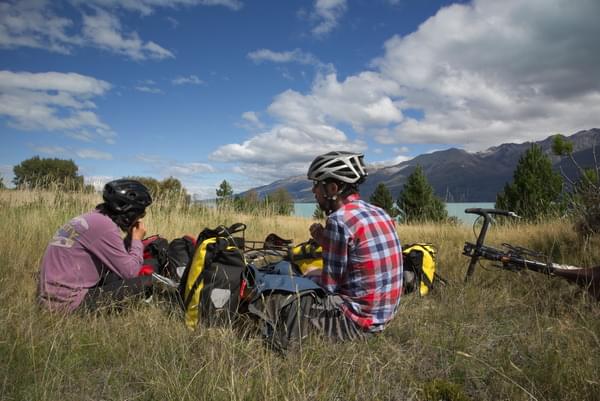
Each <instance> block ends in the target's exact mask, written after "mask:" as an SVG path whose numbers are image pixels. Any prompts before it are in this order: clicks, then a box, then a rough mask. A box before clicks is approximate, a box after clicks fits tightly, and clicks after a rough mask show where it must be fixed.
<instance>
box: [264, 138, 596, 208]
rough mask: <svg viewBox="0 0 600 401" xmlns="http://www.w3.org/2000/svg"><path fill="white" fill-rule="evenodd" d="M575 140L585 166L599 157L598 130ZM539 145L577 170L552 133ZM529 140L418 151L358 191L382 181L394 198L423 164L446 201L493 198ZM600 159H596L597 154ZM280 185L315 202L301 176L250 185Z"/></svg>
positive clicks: (372, 173)
mask: <svg viewBox="0 0 600 401" xmlns="http://www.w3.org/2000/svg"><path fill="white" fill-rule="evenodd" d="M568 139H569V141H571V142H572V143H573V153H574V156H575V158H576V160H577V161H578V162H579V163H581V164H582V165H585V166H592V165H593V163H594V147H596V148H597V149H598V157H599V158H600V129H599V128H593V129H589V130H587V131H580V132H577V133H576V134H573V135H571V136H570V137H568ZM534 143H536V144H537V145H539V146H541V148H542V150H543V151H544V152H546V153H547V154H548V155H549V156H550V157H551V160H552V161H553V163H554V167H555V168H556V169H557V170H558V169H562V170H563V171H564V172H565V173H566V174H567V175H569V176H570V177H574V176H575V174H576V172H575V170H574V168H573V166H572V165H571V163H570V162H569V161H568V160H567V159H566V158H563V159H562V160H561V158H559V157H557V156H553V155H552V148H551V147H552V137H551V136H550V137H548V138H546V139H544V140H542V141H538V142H534ZM531 144H532V143H531V142H525V143H520V144H516V143H505V144H502V145H499V146H494V147H491V148H489V149H486V150H484V151H481V152H476V153H469V152H466V151H464V150H462V149H455V148H452V149H447V150H441V151H438V152H433V153H429V154H425V155H420V156H417V157H415V158H413V159H411V160H408V161H405V162H402V163H399V164H396V165H394V166H388V167H381V168H373V167H370V168H369V169H368V171H369V176H368V178H367V180H366V182H365V183H364V184H363V185H361V194H362V195H363V197H365V198H368V197H369V196H370V195H371V194H372V193H373V191H374V190H375V187H376V186H377V184H379V183H380V182H383V183H384V184H385V185H386V186H387V187H388V188H389V189H390V191H391V192H392V195H393V197H394V198H397V197H398V194H399V193H400V190H401V189H402V187H403V186H404V183H405V182H406V178H407V177H408V176H409V175H410V174H411V173H412V172H413V171H414V169H415V167H416V166H417V164H419V165H421V167H422V168H423V171H424V172H425V175H426V176H427V179H428V180H429V183H430V184H431V185H432V186H433V188H434V189H435V192H436V194H437V195H438V196H440V197H442V199H444V200H445V201H447V202H494V201H495V200H496V194H497V193H498V192H500V191H501V190H502V189H503V188H504V185H505V183H507V182H510V181H512V176H513V172H514V170H515V167H516V166H517V162H518V160H519V158H520V157H521V155H522V154H523V153H524V152H525V151H526V150H527V149H529V147H530V146H531ZM599 162H600V159H599ZM278 188H285V189H286V190H287V191H288V192H289V193H290V194H291V195H292V197H293V198H294V200H295V201H296V202H313V201H314V197H313V194H312V192H311V183H310V182H309V181H308V180H307V179H306V176H305V175H301V176H295V177H290V178H285V179H282V180H278V181H275V182H273V183H271V184H268V185H264V186H261V187H257V188H254V189H253V190H254V191H256V192H257V193H258V194H259V195H260V196H263V195H265V194H267V193H270V192H272V191H274V190H276V189H278Z"/></svg>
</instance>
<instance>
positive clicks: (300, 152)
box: [209, 125, 365, 182]
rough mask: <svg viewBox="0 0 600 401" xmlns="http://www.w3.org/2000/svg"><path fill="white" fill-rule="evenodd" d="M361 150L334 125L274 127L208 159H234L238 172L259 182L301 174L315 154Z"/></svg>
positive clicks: (225, 147) (223, 147)
mask: <svg viewBox="0 0 600 401" xmlns="http://www.w3.org/2000/svg"><path fill="white" fill-rule="evenodd" d="M340 146H343V147H344V149H347V150H356V151H363V150H364V149H365V144H364V143H362V142H361V141H350V140H349V139H348V138H347V137H346V135H345V134H344V133H343V132H342V131H340V130H338V129H337V128H334V127H331V126H327V125H312V126H310V125H305V126H302V127H299V126H296V127H292V126H283V125H280V126H275V127H273V128H272V129H271V130H269V131H266V132H263V133H261V134H259V135H256V136H254V137H253V138H251V139H249V140H247V141H245V142H243V143H241V144H228V145H224V146H221V147H219V148H218V149H217V150H216V151H215V152H213V153H212V154H211V155H210V157H209V158H210V159H211V160H214V161H220V162H236V163H238V164H239V165H240V167H239V168H238V169H237V170H236V172H237V173H240V174H245V175H247V176H252V177H254V178H256V179H258V180H262V182H267V181H269V180H273V179H276V178H281V177H286V176H290V175H296V174H303V173H305V172H306V169H307V168H308V163H309V162H310V160H312V159H313V158H314V157H315V156H316V155H317V154H318V153H324V152H327V151H330V150H339V148H340Z"/></svg>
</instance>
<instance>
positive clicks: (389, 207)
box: [369, 182, 398, 217]
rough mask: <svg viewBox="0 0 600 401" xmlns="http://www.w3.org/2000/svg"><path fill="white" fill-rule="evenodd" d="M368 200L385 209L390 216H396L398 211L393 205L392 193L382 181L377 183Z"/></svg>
mask: <svg viewBox="0 0 600 401" xmlns="http://www.w3.org/2000/svg"><path fill="white" fill-rule="evenodd" d="M369 202H371V203H372V204H373V205H375V206H379V207H380V208H382V209H383V210H385V211H386V212H387V214H389V215H390V217H396V216H397V215H398V212H397V210H396V208H395V206H394V198H393V197H392V193H391V192H390V190H389V189H388V187H386V186H385V184H384V183H383V182H381V183H379V184H377V187H375V191H374V192H373V194H372V195H371V197H370V198H369Z"/></svg>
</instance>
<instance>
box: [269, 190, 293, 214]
mask: <svg viewBox="0 0 600 401" xmlns="http://www.w3.org/2000/svg"><path fill="white" fill-rule="evenodd" d="M265 204H266V206H267V207H268V208H270V209H271V210H273V212H274V213H275V214H281V215H285V216H289V215H290V214H292V213H293V212H294V199H293V198H292V195H290V193H289V192H288V191H287V189H285V188H278V189H276V190H275V191H273V192H271V193H270V194H268V195H267V196H266V197H265Z"/></svg>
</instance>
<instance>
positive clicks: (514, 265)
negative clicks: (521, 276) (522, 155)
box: [463, 208, 600, 300]
mask: <svg viewBox="0 0 600 401" xmlns="http://www.w3.org/2000/svg"><path fill="white" fill-rule="evenodd" d="M465 213H472V214H477V215H479V216H481V217H483V225H482V227H481V230H480V231H479V235H478V236H477V241H476V242H475V244H473V243H472V242H465V245H464V248H463V255H465V256H468V257H470V258H471V259H470V261H469V267H468V269H467V274H466V276H465V282H467V281H469V279H470V278H471V276H472V275H473V273H474V272H475V266H476V264H477V262H478V261H479V259H485V260H489V261H492V262H497V263H498V265H497V266H498V267H500V268H502V269H505V270H511V271H521V270H524V269H527V270H533V271H536V272H538V273H545V274H547V275H551V276H557V277H561V278H563V279H566V280H567V281H570V282H573V283H577V284H579V285H580V286H582V287H585V288H586V289H587V290H588V291H589V292H590V293H591V294H592V295H593V296H594V297H596V298H597V299H598V300H600V266H597V267H593V268H582V267H578V266H571V265H563V264H558V263H552V262H551V261H550V259H549V258H548V257H547V256H546V255H543V254H540V253H537V252H534V251H532V250H529V249H526V248H522V247H516V246H513V245H510V244H506V243H504V244H502V246H503V247H504V248H505V249H498V248H494V247H491V246H487V245H485V244H484V242H485V237H486V235H487V231H488V228H489V226H490V224H491V222H492V216H494V215H498V216H506V217H516V218H518V216H517V215H516V214H515V213H514V212H510V211H507V210H500V209H481V208H473V209H466V210H465ZM542 260H544V261H542Z"/></svg>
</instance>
